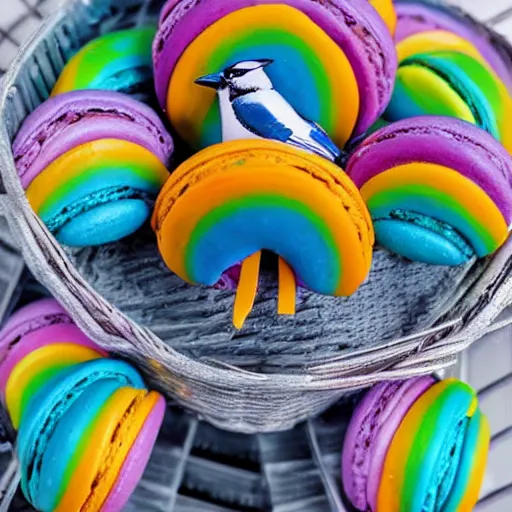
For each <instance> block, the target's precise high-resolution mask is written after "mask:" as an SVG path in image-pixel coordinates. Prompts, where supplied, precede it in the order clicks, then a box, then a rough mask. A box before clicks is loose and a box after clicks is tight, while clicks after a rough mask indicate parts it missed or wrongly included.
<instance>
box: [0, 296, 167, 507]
mask: <svg viewBox="0 0 512 512" xmlns="http://www.w3.org/2000/svg"><path fill="white" fill-rule="evenodd" d="M64 316H66V315H65V314H64V313H63V310H62V308H61V307H60V306H59V305H58V304H56V303H55V302H54V301H51V300H45V301H40V302H39V303H34V304H32V305H30V306H27V307H26V308H24V309H23V310H20V311H19V312H18V313H16V314H15V315H14V316H13V318H12V320H11V321H9V322H8V323H7V325H6V326H5V327H4V329H3V330H2V332H0V341H1V344H0V346H1V347H2V348H4V346H5V345H7V346H10V347H11V351H12V349H13V347H15V346H16V347H19V350H18V351H17V352H16V353H11V351H9V350H3V351H2V353H6V354H7V357H4V358H3V359H2V361H1V362H0V373H2V372H5V368H4V366H5V365H8V366H10V367H11V371H10V372H9V373H10V375H9V377H8V381H7V385H6V386H5V403H6V405H7V410H8V412H9V414H10V417H11V420H12V423H13V425H14V426H15V428H17V429H18V430H19V432H18V440H17V453H18V459H19V462H20V470H21V486H22V490H23V493H24V495H25V497H26V498H27V500H28V501H29V502H30V503H31V504H32V505H33V506H34V508H36V509H37V510H41V511H43V512H54V511H62V512H68V511H70V510H88V511H90V512H99V511H103V512H105V511H109V512H118V511H119V512H120V511H121V510H122V508H123V507H124V505H125V504H126V502H127V501H128V499H129V497H130V495H131V494H132V493H133V490H134V489H135V487H136V485H137V484H138V482H139V481H140V479H141V477H142V474H143V472H144V468H145V466H146V464H147V462H148V460H149V455H150V453H151V451H152V448H153V445H154V443H155V441H156V438H157V435H158V432H159V428H160V425H161V423H162V421H163V416H164V413H165V400H164V399H163V397H161V396H160V395H159V394H158V393H155V392H152V391H148V390H147V389H146V388H145V385H144V381H143V379H142V377H141V376H140V374H139V373H138V372H137V371H136V370H135V369H134V368H133V367H132V366H131V365H129V364H128V363H125V362H122V361H115V360H110V359H106V358H105V357H104V356H105V353H104V352H103V351H102V350H100V349H99V348H98V347H96V346H95V345H94V344H93V343H92V342H88V343H87V342H84V339H83V338H80V337H76V338H75V337H74V336H73V335H74V331H71V330H69V329H68V332H67V335H68V336H69V337H68V338H67V339H66V341H64V338H62V339H61V338H59V335H62V336H64V333H63V332H60V331H59V330H58V328H59V327H60V328H70V327H74V326H73V325H72V324H69V323H62V322H61V323H59V322H58V321H59V320H61V319H62V318H63V317H64ZM68 318H69V317H68ZM54 321H55V322H54ZM31 326H36V327H37V328H36V329H33V330H30V327H31ZM17 333H24V334H23V335H21V336H20V337H19V340H18V341H17V343H16V345H12V344H11V343H10V342H9V341H8V340H10V339H11V336H13V335H16V334H17ZM35 337H38V338H37V339H35ZM14 359H15V361H13V360H14Z"/></svg>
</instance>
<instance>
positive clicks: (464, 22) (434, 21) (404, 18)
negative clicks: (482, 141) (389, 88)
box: [395, 0, 512, 91]
mask: <svg viewBox="0 0 512 512" xmlns="http://www.w3.org/2000/svg"><path fill="white" fill-rule="evenodd" d="M395 4H396V5H395V8H396V13H397V17H398V23H397V28H396V34H395V37H396V40H397V42H399V41H402V40H403V39H405V38H407V37H409V36H411V35H413V34H416V33H419V32H426V31H431V30H446V31H448V32H452V33H454V34H457V35H459V36H461V37H463V38H464V39H466V40H467V41H469V42H471V43H472V44H473V46H475V47H476V48H477V49H478V51H479V52H480V54H481V55H482V57H483V58H484V59H485V60H486V61H487V62H488V63H489V65H490V66H491V67H492V68H493V69H494V71H496V73H497V74H498V76H499V77H500V78H501V79H502V80H503V82H504V83H505V85H506V86H507V88H508V89H509V91H512V72H511V66H512V62H511V59H510V57H509V56H507V55H505V53H504V52H503V51H501V50H500V49H499V48H498V47H496V45H495V44H493V42H492V41H491V38H490V36H489V32H488V31H487V30H485V28H483V27H481V26H479V25H478V24H477V23H476V22H475V21H473V20H472V19H471V18H470V17H469V16H467V15H465V14H464V13H463V12H462V11H460V10H458V9H456V8H453V7H449V6H446V5H443V4H440V3H438V2H432V1H428V0H396V2H395Z"/></svg>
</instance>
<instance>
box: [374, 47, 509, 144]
mask: <svg viewBox="0 0 512 512" xmlns="http://www.w3.org/2000/svg"><path fill="white" fill-rule="evenodd" d="M510 106H511V100H510V97H509V95H508V91H507V90H506V88H505V87H504V86H503V84H501V85H500V84H499V79H498V77H497V75H495V74H494V73H493V72H492V70H490V69H488V68H487V66H486V65H485V64H483V63H482V62H480V61H479V60H478V59H475V58H474V57H472V56H469V55H466V54H464V53H460V52H455V51H437V52H432V53H420V54H415V55H412V56H411V57H408V58H406V59H405V60H403V61H402V62H401V63H400V65H399V68H398V74H397V80H396V85H395V90H394V92H393V96H392V98H391V101H390V103H389V105H388V108H387V109H386V112H385V114H384V117H385V118H386V120H388V121H391V122H393V121H400V120H401V119H406V118H408V117H414V116H421V115H439V116H442V115H444V116H450V117H456V118H458V119H462V120H464V121H467V122H469V123H473V124H475V125H476V126H479V127H480V128H482V129H483V130H486V131H488V132H489V133H490V134H491V135H493V136H494V137H496V138H497V139H498V140H499V141H501V142H508V145H509V147H511V149H512V146H511V141H510V140H508V141H507V140H505V139H506V138H507V137H508V139H510V135H508V133H509V132H510V129H509V128H508V125H509V123H508V122H507V118H506V112H507V111H508V110H509V107H510Z"/></svg>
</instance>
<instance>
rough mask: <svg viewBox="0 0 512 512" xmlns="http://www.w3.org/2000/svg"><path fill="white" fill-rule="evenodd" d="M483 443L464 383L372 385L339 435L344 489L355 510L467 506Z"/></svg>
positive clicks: (460, 509) (474, 495) (461, 511)
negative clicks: (346, 428)
mask: <svg viewBox="0 0 512 512" xmlns="http://www.w3.org/2000/svg"><path fill="white" fill-rule="evenodd" d="M489 443H490V429H489V425H488V423H487V419H486V418H485V416H484V415H483V414H482V413H481V411H480V409H479V407H478V399H477V397H476V395H475V392H474V391H473V390H472V389H471V388H470V387H469V386H468V385H466V384H464V383H462V382H460V381H457V380H454V379H448V380H444V381H440V382H437V381H435V380H434V378H432V377H420V378H416V379H412V380H408V381H399V382H384V383H381V384H378V385H377V386H375V387H374V388H372V389H371V390H370V391H369V392H367V393H366V395H365V396H364V397H363V399H362V400H361V402H360V403H359V405H358V407H357V408H356V410H355V412H354V415H353V417H352V420H351V422H350V425H349V427H348V430H347V433H346V436H345V441H344V446H343V455H342V484H343V489H344V491H345V495H346V497H347V499H348V501H349V502H350V503H351V504H352V505H353V506H354V508H355V509H356V510H359V511H361V512H406V511H407V512H427V511H428V512H433V511H443V512H471V511H472V510H473V508H474V506H475V505H476V502H477V500H478V496H479V492H480V488H481V485H482V482H483V477H484V473H485V468H486V461H487V455H488V451H489Z"/></svg>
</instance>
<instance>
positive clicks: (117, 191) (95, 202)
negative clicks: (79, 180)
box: [41, 186, 155, 245]
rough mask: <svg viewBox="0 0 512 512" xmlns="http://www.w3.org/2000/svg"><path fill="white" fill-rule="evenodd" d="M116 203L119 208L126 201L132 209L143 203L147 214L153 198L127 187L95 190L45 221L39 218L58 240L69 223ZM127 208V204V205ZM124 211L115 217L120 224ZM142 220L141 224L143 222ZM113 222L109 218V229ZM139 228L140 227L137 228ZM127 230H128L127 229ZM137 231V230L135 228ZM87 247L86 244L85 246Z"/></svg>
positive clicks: (152, 203)
mask: <svg viewBox="0 0 512 512" xmlns="http://www.w3.org/2000/svg"><path fill="white" fill-rule="evenodd" d="M114 201H116V202H117V206H121V204H120V203H119V202H118V201H123V202H124V201H127V202H128V203H129V202H132V201H133V202H134V204H132V207H133V208H137V207H138V206H137V205H136V204H135V203H139V202H141V203H143V204H144V205H145V206H146V208H145V209H144V210H145V211H147V212H149V211H151V209H152V206H153V205H154V202H155V198H154V195H153V194H150V193H148V192H145V191H143V190H139V189H134V188H131V187H128V186H124V187H110V188H104V189H101V190H97V191H95V192H93V193H92V194H88V195H87V196H85V197H82V198H80V199H79V200H77V201H74V202H73V203H72V204H70V205H67V206H64V207H63V208H62V209H61V210H60V211H59V212H58V213H57V214H54V215H52V216H51V217H50V218H48V219H45V217H44V216H42V217H41V218H42V219H43V220H44V221H45V222H46V227H47V228H48V230H49V231H50V233H52V234H53V235H55V237H56V238H57V239H59V232H60V231H61V230H62V229H63V228H64V227H65V226H66V224H69V223H71V222H75V221H77V222H80V221H79V217H80V216H81V215H83V214H86V213H87V212H90V211H91V210H94V209H95V208H98V207H101V206H104V205H108V204H110V203H112V202H114ZM127 206H128V204H127ZM126 213H127V212H126V211H125V209H124V208H122V209H121V210H120V213H119V214H117V215H116V216H118V217H122V218H119V220H118V222H119V223H122V222H123V218H124V220H125V221H126V217H125V215H126ZM146 218H147V214H146V215H145V218H144V220H145V219H146ZM144 220H143V221H142V222H144ZM112 221H114V219H113V218H112V216H110V218H109V229H114V228H113V226H112V225H111V224H110V222H112ZM138 227H140V226H138ZM127 229H129V228H127ZM136 229H138V228H136ZM85 245H87V243H86V244H85Z"/></svg>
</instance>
